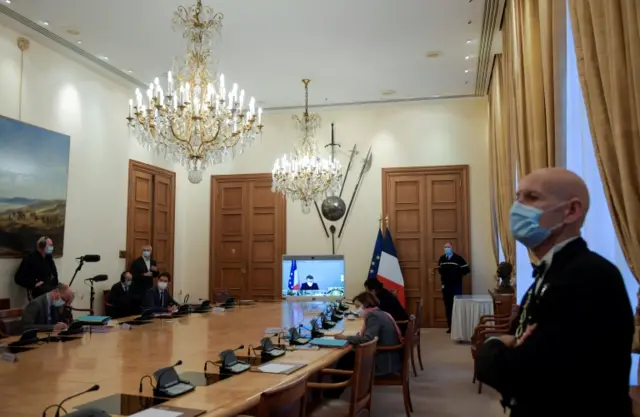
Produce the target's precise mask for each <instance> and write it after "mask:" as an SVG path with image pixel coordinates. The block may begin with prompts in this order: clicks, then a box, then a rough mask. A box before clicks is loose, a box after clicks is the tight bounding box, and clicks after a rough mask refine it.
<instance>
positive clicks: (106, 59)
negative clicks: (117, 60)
mask: <svg viewBox="0 0 640 417" xmlns="http://www.w3.org/2000/svg"><path fill="white" fill-rule="evenodd" d="M100 59H101V60H103V61H108V60H109V57H108V56H101V57H100Z"/></svg>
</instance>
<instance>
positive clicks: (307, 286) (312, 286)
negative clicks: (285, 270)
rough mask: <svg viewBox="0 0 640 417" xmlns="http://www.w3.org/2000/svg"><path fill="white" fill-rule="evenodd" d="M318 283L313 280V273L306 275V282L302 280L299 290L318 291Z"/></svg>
mask: <svg viewBox="0 0 640 417" xmlns="http://www.w3.org/2000/svg"><path fill="white" fill-rule="evenodd" d="M319 289H320V288H318V284H317V283H315V282H313V275H307V282H303V283H302V285H301V286H300V291H318V290H319Z"/></svg>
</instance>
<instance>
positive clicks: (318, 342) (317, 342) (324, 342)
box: [310, 337, 349, 348]
mask: <svg viewBox="0 0 640 417" xmlns="http://www.w3.org/2000/svg"><path fill="white" fill-rule="evenodd" d="M310 343H311V344H312V345H314V346H320V347H333V348H343V347H345V346H347V345H348V344H349V342H348V341H346V340H340V339H334V338H332V337H318V338H317V339H311V342H310Z"/></svg>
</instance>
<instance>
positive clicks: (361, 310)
mask: <svg viewBox="0 0 640 417" xmlns="http://www.w3.org/2000/svg"><path fill="white" fill-rule="evenodd" d="M353 312H354V313H356V314H357V315H358V316H361V315H362V313H364V308H362V307H358V308H356V309H355V310H353Z"/></svg>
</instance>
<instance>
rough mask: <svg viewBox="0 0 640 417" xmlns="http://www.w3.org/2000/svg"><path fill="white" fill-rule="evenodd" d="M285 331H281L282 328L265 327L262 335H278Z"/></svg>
mask: <svg viewBox="0 0 640 417" xmlns="http://www.w3.org/2000/svg"><path fill="white" fill-rule="evenodd" d="M286 330H287V329H283V328H282V327H267V328H266V329H264V334H269V333H280V332H285V331H286Z"/></svg>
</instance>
